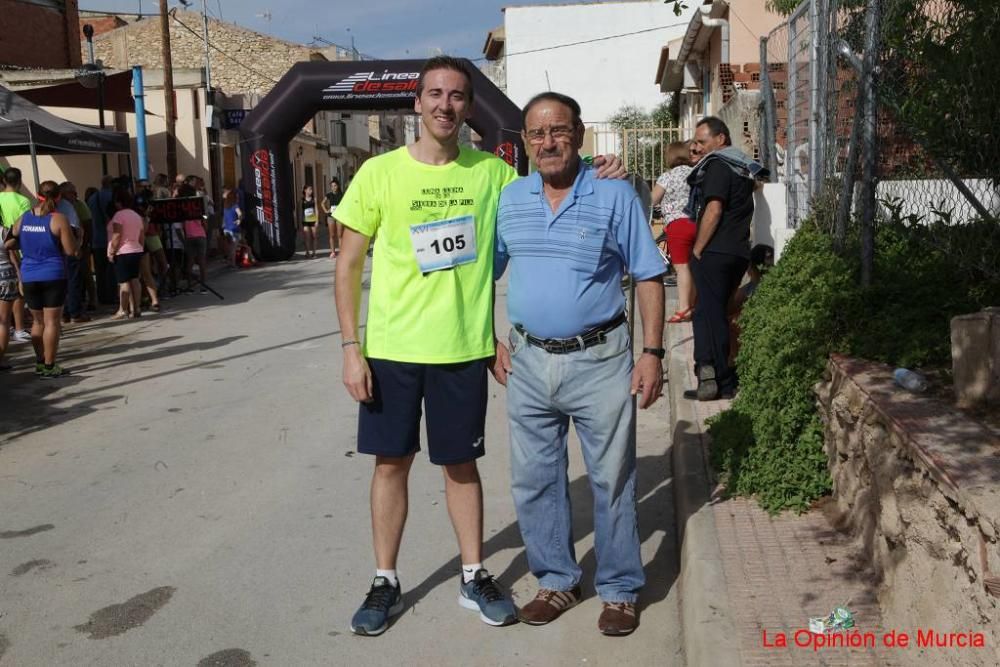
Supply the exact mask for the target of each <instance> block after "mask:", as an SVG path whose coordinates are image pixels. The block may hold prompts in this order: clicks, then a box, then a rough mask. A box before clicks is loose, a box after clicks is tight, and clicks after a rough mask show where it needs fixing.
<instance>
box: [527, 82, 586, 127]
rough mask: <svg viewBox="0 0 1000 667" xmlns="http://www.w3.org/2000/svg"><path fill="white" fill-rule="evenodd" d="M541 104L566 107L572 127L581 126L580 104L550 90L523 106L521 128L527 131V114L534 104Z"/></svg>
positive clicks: (567, 96)
mask: <svg viewBox="0 0 1000 667" xmlns="http://www.w3.org/2000/svg"><path fill="white" fill-rule="evenodd" d="M542 102H558V103H559V104H561V105H563V106H564V107H567V108H568V109H569V110H570V111H571V112H573V127H579V126H580V125H583V120H581V118H580V113H581V112H580V103H579V102H577V101H576V100H574V99H573V98H572V97H570V96H569V95H563V94H562V93H555V92H552V91H551V90H547V91H545V92H544V93H538V94H537V95H535V96H534V97H532V98H531V99H530V100H528V103H527V104H525V105H524V108H523V109H522V110H521V126H522V127H524V128H525V129H527V127H526V126H527V124H528V112H529V111H531V108H532V107H533V106H535V105H536V104H541V103H542Z"/></svg>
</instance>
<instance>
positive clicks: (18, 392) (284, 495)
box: [0, 254, 683, 667]
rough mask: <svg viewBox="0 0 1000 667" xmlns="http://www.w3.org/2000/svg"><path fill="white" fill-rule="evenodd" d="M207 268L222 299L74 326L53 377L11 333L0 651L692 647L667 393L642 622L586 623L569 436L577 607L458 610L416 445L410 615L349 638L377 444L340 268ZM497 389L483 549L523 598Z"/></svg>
mask: <svg viewBox="0 0 1000 667" xmlns="http://www.w3.org/2000/svg"><path fill="white" fill-rule="evenodd" d="M366 275H367V274H366ZM212 284H213V287H215V288H216V289H218V290H219V291H220V292H221V293H222V294H224V295H225V297H226V298H225V300H224V301H219V300H217V299H216V298H215V297H213V296H209V295H206V296H201V295H187V296H183V297H180V298H178V299H175V300H171V301H166V302H165V310H164V312H163V313H161V314H159V315H154V316H149V317H144V318H142V319H140V320H137V321H131V322H110V321H108V320H107V319H104V320H103V321H100V322H94V323H90V324H86V325H74V326H73V327H72V328H70V329H68V330H67V332H66V335H65V338H64V341H63V348H62V354H61V360H62V363H63V364H64V365H65V366H66V367H67V368H70V369H71V370H72V372H73V374H72V375H71V376H70V377H69V378H66V379H63V380H59V381H42V380H38V379H36V378H35V377H33V375H32V373H31V367H30V361H31V359H30V354H29V349H28V348H29V347H30V346H28V345H24V344H12V346H11V357H12V361H13V362H15V363H16V364H17V365H18V368H17V369H15V370H14V371H13V372H9V373H5V374H3V375H0V667H8V666H12V665H25V666H27V665H31V666H34V665H40V666H50V665H74V666H76V665H143V666H145V665H191V666H193V665H210V664H211V665H234V666H235V665H253V664H258V665H434V666H435V667H438V666H447V665H588V666H590V665H630V666H640V665H658V666H659V665H677V664H683V650H682V647H681V639H680V638H681V628H680V621H679V616H678V606H679V605H678V592H677V586H676V578H677V545H676V533H675V526H674V499H673V489H672V485H671V469H670V456H669V445H670V443H669V415H668V413H667V410H668V406H667V401H666V400H665V399H661V400H660V401H659V402H658V403H657V404H656V405H655V406H654V407H653V408H652V409H650V410H648V411H644V412H641V413H640V418H639V426H638V434H639V435H638V443H639V445H638V446H639V452H638V453H639V488H638V491H639V521H640V533H641V537H642V540H643V544H642V550H643V559H644V562H645V563H646V567H647V569H646V572H647V578H648V584H647V587H646V589H645V591H644V594H643V598H642V600H641V605H640V609H641V613H642V615H641V626H640V628H639V629H638V630H637V631H636V632H635V634H633V635H632V636H630V637H626V638H607V637H603V636H601V635H600V634H599V633H598V631H597V616H598V614H599V612H600V602H599V600H598V599H597V598H596V597H595V596H594V591H593V584H592V581H591V580H592V577H593V572H594V568H595V563H594V553H593V550H592V544H593V540H592V513H591V510H590V490H589V487H588V481H587V477H586V474H585V470H584V468H583V463H582V459H581V456H580V454H579V447H578V445H577V444H576V443H575V441H574V443H573V445H572V452H573V453H572V457H571V466H570V479H571V480H572V486H571V489H572V496H573V498H574V500H575V505H574V513H575V526H576V540H577V543H576V547H577V555H578V557H580V558H581V559H582V563H583V567H584V572H585V581H584V584H585V587H584V593H585V596H586V599H585V601H584V603H583V604H581V605H580V606H579V607H577V608H575V609H573V610H571V611H569V612H568V613H567V614H566V615H565V616H563V617H562V618H561V619H559V620H558V621H556V622H555V623H553V624H551V625H549V626H545V627H530V626H527V625H515V626H511V627H507V628H494V627H489V626H487V625H485V624H483V623H482V622H481V621H480V620H479V618H478V614H476V613H473V612H470V611H467V610H464V609H462V608H460V607H459V606H458V604H457V602H456V598H457V594H458V581H459V579H458V573H459V562H458V559H457V556H456V554H457V548H456V544H455V539H454V534H453V532H452V529H451V525H450V523H449V521H448V517H447V512H446V509H445V502H444V487H443V480H442V478H441V473H440V471H439V470H438V469H436V468H435V467H434V466H432V465H430V464H429V463H428V462H427V460H426V456H425V455H423V454H421V455H419V456H418V460H417V463H416V464H415V465H414V468H413V471H412V475H411V482H410V515H409V523H408V525H407V530H406V534H405V536H404V540H403V547H402V553H401V557H400V565H399V573H400V578H401V582H402V585H403V589H404V596H405V602H406V609H405V611H404V612H403V614H401V615H400V616H399V617H398V618H397V619H396V620H395V622H394V623H393V624H392V626H391V627H390V628H389V630H388V631H387V632H386V633H385V634H384V635H382V636H381V637H377V638H362V637H356V636H353V635H352V634H351V633H350V630H349V629H348V623H349V620H350V617H351V615H352V613H353V612H354V610H355V609H356V607H357V606H358V604H359V603H360V602H361V600H362V599H363V597H364V594H365V592H366V591H367V588H368V586H369V584H370V581H371V577H372V575H373V572H374V562H373V556H372V552H371V539H370V522H369V513H368V485H369V481H370V475H371V467H372V462H371V460H370V458H368V457H366V456H364V455H360V454H356V453H355V452H354V446H355V440H356V425H355V418H356V411H357V408H356V405H355V404H354V403H353V401H352V400H351V399H350V397H349V396H348V395H347V393H346V391H345V390H344V389H343V386H342V384H341V381H340V377H341V356H340V345H339V343H340V336H339V331H338V326H337V320H336V316H335V313H334V306H333V290H332V284H333V263H332V262H331V261H330V260H327V259H315V260H303V259H301V254H300V255H299V259H297V260H296V261H292V262H285V263H280V264H272V265H265V266H261V267H258V268H254V269H249V270H244V271H240V272H222V273H219V274H218V275H217V276H216V277H215V278H214V280H213V282H212ZM504 291H505V287H504V286H503V285H501V286H500V288H499V289H498V298H499V299H501V300H502V299H503V293H504ZM503 324H504V323H499V324H498V330H501V331H503V330H505V329H504V326H503ZM490 383H491V390H490V391H491V403H490V408H489V416H488V423H487V435H486V447H487V454H486V456H485V457H484V458H483V459H481V462H480V470H481V473H482V476H483V481H484V492H485V503H486V549H485V551H486V566H487V567H488V568H489V569H490V570H491V572H493V573H494V574H495V575H497V576H498V578H499V579H500V580H501V582H502V583H504V584H505V585H507V586H509V587H510V589H511V590H512V592H513V594H514V597H515V602H519V603H525V602H527V601H528V600H530V599H531V597H532V596H533V594H534V591H535V581H534V578H533V577H532V576H531V574H530V572H528V568H527V563H526V560H525V558H524V553H523V547H522V544H521V537H520V534H519V532H518V528H517V523H516V521H515V514H514V508H513V504H512V501H511V497H510V492H509V488H510V484H509V474H510V472H509V461H508V446H507V424H506V412H505V404H504V389H503V388H502V387H500V386H499V385H497V384H496V383H494V382H493V381H492V379H491V380H490Z"/></svg>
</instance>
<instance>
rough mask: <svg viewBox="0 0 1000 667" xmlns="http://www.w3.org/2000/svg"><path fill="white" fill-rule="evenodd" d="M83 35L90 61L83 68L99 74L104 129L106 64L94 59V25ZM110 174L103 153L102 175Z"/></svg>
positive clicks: (99, 109) (99, 113) (99, 105)
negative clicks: (85, 39)
mask: <svg viewBox="0 0 1000 667" xmlns="http://www.w3.org/2000/svg"><path fill="white" fill-rule="evenodd" d="M83 36H84V37H86V38H87V55H88V57H89V60H90V62H89V63H87V64H86V65H84V66H83V69H85V70H88V72H91V73H93V74H94V75H96V76H97V121H98V123H99V124H100V127H101V129H102V130H103V129H104V65H102V64H98V63H97V61H95V60H94V26H92V25H90V24H89V23H86V24H84V26H83ZM107 175H108V156H107V154H105V153H101V176H107Z"/></svg>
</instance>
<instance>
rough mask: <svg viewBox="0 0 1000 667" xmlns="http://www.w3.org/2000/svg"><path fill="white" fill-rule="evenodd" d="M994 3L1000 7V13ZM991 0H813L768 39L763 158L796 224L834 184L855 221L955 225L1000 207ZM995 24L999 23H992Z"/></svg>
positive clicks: (998, 98)
mask: <svg viewBox="0 0 1000 667" xmlns="http://www.w3.org/2000/svg"><path fill="white" fill-rule="evenodd" d="M990 12H994V14H990ZM995 12H996V7H995V4H993V5H992V6H991V3H990V2H989V0H804V2H802V3H801V4H800V5H799V6H798V8H797V9H796V10H795V11H794V13H792V14H791V15H790V16H789V17H788V20H787V21H786V22H785V23H783V24H782V25H780V26H779V27H778V28H776V29H775V30H774V31H772V32H771V34H769V35H768V36H767V37H765V38H764V39H762V40H761V60H762V62H761V65H762V71H763V76H762V101H763V105H762V108H763V110H764V121H763V126H762V130H761V135H762V136H763V137H766V138H767V142H766V149H765V150H764V151H762V155H761V157H762V159H763V160H764V161H765V162H767V163H768V164H769V165H770V166H771V167H772V173H773V174H775V176H776V178H777V179H778V180H780V181H783V182H784V183H785V184H786V186H787V192H788V197H787V199H788V226H789V227H797V226H798V224H799V222H800V221H801V220H802V219H804V218H805V217H806V216H807V215H809V211H810V208H811V204H812V201H813V200H814V199H815V198H816V197H817V196H819V195H820V194H821V192H822V191H823V190H824V188H825V187H826V186H828V185H833V186H835V187H836V189H838V190H839V191H840V202H839V206H838V209H839V210H838V213H837V216H836V223H835V230H834V231H836V232H837V233H838V234H839V235H842V234H843V233H844V231H845V229H846V226H847V225H848V222H849V220H850V219H851V216H856V217H857V218H858V219H860V221H861V224H862V229H863V230H865V229H868V230H869V233H868V234H863V237H865V236H868V237H870V236H871V233H870V230H871V229H873V228H874V225H875V224H876V223H877V221H878V220H879V219H883V218H887V217H890V216H891V217H896V218H900V217H903V218H907V219H909V220H912V221H916V220H924V221H927V222H931V221H934V220H943V221H945V222H949V223H956V222H966V221H970V220H974V219H978V218H985V217H995V216H996V214H997V213H998V212H1000V193H998V190H997V184H998V176H1000V144H998V142H997V141H996V140H993V139H992V138H991V137H992V136H993V135H995V134H996V133H995V131H994V129H993V127H992V124H993V123H992V114H993V109H994V108H995V107H996V105H997V103H998V102H1000V83H998V79H997V77H995V76H991V75H989V74H988V73H987V72H986V71H985V68H990V67H993V63H995V62H997V58H998V57H1000V46H998V44H1000V35H995V34H979V33H978V32H977V26H979V27H980V29H982V23H983V20H982V19H983V16H986V17H987V18H989V17H991V16H995ZM988 23H989V28H990V29H996V28H997V24H998V21H996V20H992V21H988Z"/></svg>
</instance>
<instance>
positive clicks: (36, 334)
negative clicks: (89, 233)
mask: <svg viewBox="0 0 1000 667" xmlns="http://www.w3.org/2000/svg"><path fill="white" fill-rule="evenodd" d="M58 203H59V185H58V184H57V183H55V182H54V181H45V182H43V183H42V184H41V185H40V186H39V188H38V205H37V206H35V207H34V208H33V209H32V210H30V211H28V212H26V213H25V214H24V215H22V216H21V219H20V221H18V222H17V224H15V225H14V230H13V237H14V239H13V240H12V241H8V242H7V244H8V245H10V246H13V245H16V246H17V247H19V248H20V250H21V285H22V289H23V290H24V300H25V301H26V302H27V304H28V309H29V310H30V311H31V316H32V318H33V319H34V322H33V323H32V325H31V344H32V345H33V346H34V348H35V374H36V375H38V376H39V377H41V378H42V379H55V378H59V377H62V376H64V375H66V374H67V371H66V370H65V369H63V368H62V367H61V366H59V365H58V364H56V352H57V350H58V349H59V336H60V334H61V332H62V310H63V305H65V303H66V258H67V257H70V256H73V255H75V254H76V251H77V238H76V236H75V235H74V234H73V229H72V228H71V227H70V225H69V220H67V219H66V216H65V215H63V214H62V213H59V212H57V211H56V207H57V205H58Z"/></svg>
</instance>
